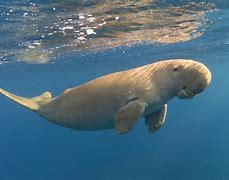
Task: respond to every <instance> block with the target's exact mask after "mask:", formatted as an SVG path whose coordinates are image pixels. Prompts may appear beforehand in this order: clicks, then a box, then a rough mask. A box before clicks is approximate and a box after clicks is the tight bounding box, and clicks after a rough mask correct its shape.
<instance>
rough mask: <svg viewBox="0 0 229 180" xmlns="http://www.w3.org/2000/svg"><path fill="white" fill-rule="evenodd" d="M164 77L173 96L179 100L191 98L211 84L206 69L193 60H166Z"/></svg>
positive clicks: (209, 74) (208, 72)
mask: <svg viewBox="0 0 229 180" xmlns="http://www.w3.org/2000/svg"><path fill="white" fill-rule="evenodd" d="M164 62H165V63H166V64H167V65H166V68H165V69H166V71H167V73H166V75H167V78H168V80H169V81H170V85H171V87H173V90H174V93H175V95H176V96H177V97H178V98H180V99H188V98H192V97H193V96H195V95H196V94H199V93H201V92H202V91H203V90H204V89H206V87H208V85H209V84H210V82H211V73H210V71H209V70H208V68H207V67H206V66H205V65H204V64H202V63H200V62H197V61H193V60H179V59H178V60H168V61H164Z"/></svg>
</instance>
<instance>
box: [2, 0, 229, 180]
mask: <svg viewBox="0 0 229 180" xmlns="http://www.w3.org/2000/svg"><path fill="white" fill-rule="evenodd" d="M228 58H229V1H227V0H139V1H136V0H133V1H129V0H123V1H121V0H78V1H77V0H47V1H45V0H33V1H32V0H22V1H17V0H5V1H4V0H0V122H1V125H0V180H72V179H76V180H91V179H93V180H94V179H95V180H97V179H98V180H227V179H229V143H228V142H229V118H228V115H227V111H229V60H228ZM171 59H191V60H194V61H196V63H197V62H199V63H198V64H200V63H201V64H204V65H205V66H206V67H207V68H208V70H209V71H210V72H211V83H210V82H209V83H210V84H209V86H208V87H206V89H204V91H203V92H202V90H201V93H200V91H198V93H196V94H193V92H190V91H189V90H187V91H185V92H186V95H187V94H188V95H190V97H191V98H190V97H189V98H184V99H183V98H181V95H180V96H179V95H177V96H178V97H174V96H173V97H174V98H171V101H169V102H168V105H167V115H166V117H165V121H164V122H163V124H162V126H161V127H159V129H157V131H156V132H154V133H150V132H149V131H148V127H147V126H146V125H149V124H147V122H146V124H145V122H144V121H145V120H144V116H145V115H146V114H144V115H143V112H142V114H141V113H140V114H141V116H139V117H142V118H141V119H140V120H138V121H137V122H134V123H136V124H134V126H132V127H130V128H129V129H128V131H125V130H123V129H122V128H123V126H122V125H121V128H120V129H118V130H117V124H116V122H115V125H114V126H115V127H113V124H112V128H107V130H103V128H90V127H89V126H90V125H89V123H88V122H82V124H83V125H82V127H87V128H88V130H89V131H87V130H86V131H85V130H83V129H80V128H79V130H74V128H71V127H70V128H66V127H64V126H67V127H69V126H72V124H70V125H66V124H64V123H63V124H62V125H61V123H60V121H62V120H63V119H64V117H60V120H58V122H54V123H52V120H50V121H51V123H50V122H48V121H47V120H45V119H47V118H50V117H51V115H50V111H58V113H61V112H59V110H60V111H61V110H63V106H64V105H65V107H68V106H67V105H69V104H72V103H73V102H74V100H72V99H74V98H73V97H75V98H76V101H77V99H83V98H84V99H86V100H87V102H88V103H87V104H86V105H85V108H84V109H83V107H77V105H76V107H77V108H76V109H77V110H78V111H76V110H75V109H74V108H72V109H70V108H68V109H67V110H66V111H64V112H63V113H65V115H66V117H69V118H70V119H71V116H72V115H71V113H73V114H74V115H76V116H81V115H82V119H85V117H84V115H83V112H82V111H83V110H85V109H86V110H87V111H86V113H85V114H86V115H88V117H92V118H94V117H100V115H101V112H105V114H104V116H102V115H101V117H109V115H110V114H112V112H113V111H114V109H115V108H117V107H116V106H118V105H117V103H116V104H114V103H113V102H114V101H115V99H113V98H111V94H117V96H118V97H123V96H124V95H123V91H122V90H123V89H124V86H119V85H117V84H118V83H120V84H122V82H125V83H124V84H125V85H126V86H125V88H127V89H128V88H131V87H132V86H134V87H136V86H137V87H138V88H141V87H142V86H143V85H142V84H144V82H145V81H144V79H141V78H140V76H138V75H134V76H133V78H132V79H131V78H129V76H127V75H126V76H123V77H122V80H120V81H119V80H118V81H117V82H116V81H115V82H116V85H117V86H110V87H109V91H108V93H103V87H104V85H105V84H104V83H103V82H106V83H107V84H109V83H111V81H112V78H114V79H115V78H116V76H115V75H117V73H115V74H114V75H111V76H104V75H107V74H110V73H114V72H119V71H124V70H128V69H132V68H136V67H141V66H143V65H147V64H151V63H156V62H158V61H160V62H161V63H162V64H165V63H166V62H168V61H167V60H171ZM185 62H187V63H185V64H186V65H187V64H188V62H191V61H188V60H187V61H185ZM182 63H184V62H183V61H182ZM186 65H185V66H186ZM161 66H162V65H161ZM161 66H160V67H161ZM194 66H195V65H193V66H191V67H194ZM196 66H197V65H196ZM144 67H147V66H144ZM146 70H147V68H145V69H144V68H143V69H142V72H141V69H138V72H141V73H140V74H145V75H146V74H147V71H146ZM163 70H164V69H163ZM163 70H161V71H160V70H159V71H158V70H157V73H158V76H157V78H155V79H156V80H157V84H156V83H155V84H156V85H154V84H153V88H154V89H159V88H158V87H157V86H160V85H161V86H162V84H163V82H164V81H165V78H164V77H163V75H160V74H163V72H164V71H163ZM152 71H155V72H156V70H154V69H153V70H152ZM174 71H177V67H176V68H175V69H174ZM178 71H179V67H178ZM125 72H127V74H131V73H132V71H125ZM130 72H131V73H130ZM124 74H125V73H124ZM133 74H134V73H133ZM166 74H167V76H168V77H170V79H172V77H174V76H175V75H174V74H171V73H168V71H167V69H166ZM188 75H190V74H188ZM194 75H197V73H194V74H193V76H194ZM101 76H104V77H107V79H105V80H106V81H102V80H103V79H102V80H101V79H98V81H96V82H95V81H94V82H95V85H92V86H89V85H88V84H86V85H85V86H86V90H85V89H82V90H81V91H80V92H79V90H78V89H71V88H73V87H76V86H80V85H81V84H84V83H86V82H88V81H90V82H91V80H93V79H96V78H98V77H101ZM121 76H122V74H121ZM190 76H191V75H190ZM184 77H186V76H183V75H182V78H184ZM155 79H154V80H155ZM156 80H155V81H156ZM126 82H130V84H126ZM188 82H190V83H191V82H192V81H188ZM205 82H206V80H205ZM134 83H135V85H133V84H134ZM177 83H181V82H180V81H173V79H172V80H169V81H168V84H169V85H170V86H171V87H174V86H175V84H177ZM89 84H90V83H89ZM87 85H88V87H87ZM85 86H81V87H85ZM186 86H187V87H188V86H189V84H185V87H184V86H182V88H183V89H185V88H186ZM193 86H194V85H193ZM193 86H192V87H193ZM90 87H93V88H90ZM163 87H164V86H163ZM69 88H70V89H69ZM188 88H189V87H188ZM204 88H205V87H204ZM97 89H98V90H97ZM161 89H163V88H161ZM96 90H97V91H96ZM6 91H9V92H11V93H13V94H16V95H18V96H21V97H26V98H21V97H20V98H19V97H18V96H17V97H16V96H14V95H12V94H9V93H7V92H6ZM95 91H96V92H100V95H101V96H97V94H96V93H95ZM164 91H166V90H164ZM45 92H46V93H45ZM49 92H50V93H49ZM63 92H64V93H63ZM90 92H91V93H90ZM106 92H107V91H106ZM160 92H161V91H160ZM166 92H167V91H166ZM182 92H183V93H185V92H184V91H182ZM42 93H45V94H43V95H41V94H42ZM61 93H63V94H61ZM71 93H73V94H74V96H71V95H70V96H69V97H68V98H66V99H67V100H66V101H65V102H64V103H62V104H61V105H60V106H61V107H60V108H59V107H58V108H56V107H57V105H56V104H55V103H54V105H52V109H51V108H49V107H48V106H46V104H45V103H44V102H46V100H47V102H50V99H51V96H53V97H56V96H59V97H63V99H64V98H65V97H67V96H68V95H69V94H71ZM93 93H95V94H93ZM120 93H122V94H120ZM155 94H156V93H155ZM155 94H154V92H153V95H152V96H153V97H155V96H157V97H156V99H157V98H158V94H156V95H155ZM4 95H5V96H4ZM39 95H41V96H39ZM140 95H144V93H141V92H140ZM160 95H161V94H160ZM194 95H195V96H194ZM6 96H8V97H10V98H11V99H13V100H15V99H16V100H15V101H17V102H19V103H20V104H22V105H24V106H26V107H29V109H31V110H32V111H31V110H29V109H28V108H25V107H23V106H21V105H19V104H18V103H15V102H13V101H12V100H10V99H9V98H7V97H6ZM193 96H194V97H193ZM161 97H162V95H161ZM179 97H180V98H179ZM27 98H32V99H29V101H28V99H27ZM93 98H94V99H93ZM128 98H129V99H128V102H127V103H132V102H135V101H138V97H132V95H131V97H128ZM159 99H160V98H159ZM108 100H109V102H108V104H109V105H110V106H109V105H107V106H101V107H102V110H101V108H100V109H99V108H98V107H99V105H100V104H101V102H102V101H106V102H107V101H108ZM147 100H149V101H150V99H147ZM54 101H55V102H58V98H56V99H55V98H54ZM34 102H36V103H35V104H34ZM122 103H123V102H122ZM144 103H145V102H143V103H142V102H140V103H139V101H138V103H137V105H139V104H140V107H142V106H141V105H142V104H144ZM37 104H38V105H39V107H40V106H43V105H44V108H43V111H45V113H40V112H38V114H39V115H37V114H36V113H35V112H37V109H38V110H39V107H37ZM134 105H136V104H134ZM160 105H161V104H160ZM162 105H164V104H162ZM69 107H70V106H69ZM71 107H72V106H71ZM73 107H74V106H73ZM87 107H88V109H87ZM89 107H90V108H89ZM125 107H126V106H125ZM144 107H145V106H144ZM158 107H159V105H158ZM160 107H161V106H160ZM163 107H164V106H163ZM61 108H62V109H61ZM153 108H154V109H157V110H158V109H159V108H156V106H153ZM49 109H51V110H50V111H48V110H49ZM98 109H99V110H101V111H99V110H98ZM33 111H34V112H33ZM138 111H139V108H137V109H134V112H133V114H134V113H135V114H136V113H138ZM63 113H62V115H63ZM121 115H122V114H121ZM121 115H120V116H121ZM43 117H44V118H43ZM61 118H62V119H61ZM50 119H52V118H50ZM54 119H55V118H54ZM116 119H117V117H116V118H115V120H116ZM127 119H128V118H127ZM100 120H101V121H105V119H100ZM89 121H90V118H89ZM128 123H129V122H128ZM56 124H57V125H56ZM58 124H59V125H61V126H59V125H58ZM125 125H126V124H125ZM127 125H128V126H129V124H127ZM75 129H76V128H75ZM105 129H106V128H105ZM124 129H125V128H124ZM81 130H83V131H81Z"/></svg>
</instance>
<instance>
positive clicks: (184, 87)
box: [0, 59, 211, 134]
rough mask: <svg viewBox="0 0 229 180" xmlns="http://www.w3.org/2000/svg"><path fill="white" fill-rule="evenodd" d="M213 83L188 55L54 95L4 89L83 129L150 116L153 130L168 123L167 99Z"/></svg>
mask: <svg viewBox="0 0 229 180" xmlns="http://www.w3.org/2000/svg"><path fill="white" fill-rule="evenodd" d="M210 81H211V73H210V71H209V70H208V69H207V67H206V66H205V65H203V64H202V63H200V62H196V61H193V60H185V59H175V60H165V61H159V62H155V63H152V64H148V65H145V66H141V67H137V68H134V69H130V70H125V71H120V72H116V73H112V74H108V75H105V76H102V77H99V78H96V79H94V80H91V81H89V82H86V83H84V84H82V85H80V86H77V87H74V88H70V89H66V90H65V91H64V92H63V93H62V94H60V95H59V96H57V97H54V98H52V95H51V93H50V92H45V93H43V94H42V95H40V96H37V97H33V98H25V97H20V96H16V95H14V94H11V93H9V92H7V91H5V90H3V89H0V93H2V94H3V95H5V96H7V97H8V98H10V99H12V100H14V101H16V102H17V103H19V104H21V105H23V106H25V107H26V108H28V109H31V110H33V111H35V112H36V113H38V114H39V115H41V116H42V117H44V118H45V119H47V120H49V121H50V122H52V123H55V124H58V125H61V126H64V127H68V128H71V129H76V130H82V131H94V130H103V129H111V128H115V129H116V132H117V133H118V134H123V133H127V132H128V131H130V130H131V129H132V128H133V126H134V125H135V124H136V122H137V121H138V120H139V119H141V117H144V118H145V124H146V125H147V126H148V130H149V132H150V133H153V132H155V131H156V130H157V129H159V128H160V127H161V126H162V124H163V123H164V120H165V116H166V112H167V103H168V101H169V100H170V99H172V98H173V97H175V96H177V97H178V98H180V99H188V98H192V97H193V96H195V95H196V94H199V93H200V92H202V91H203V90H204V89H205V88H206V87H207V86H208V85H209V83H210Z"/></svg>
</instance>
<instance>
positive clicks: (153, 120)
mask: <svg viewBox="0 0 229 180" xmlns="http://www.w3.org/2000/svg"><path fill="white" fill-rule="evenodd" d="M166 113H167V104H166V105H164V106H163V107H162V108H161V109H159V110H157V111H156V112H154V113H152V114H149V115H147V116H145V124H146V125H147V126H148V131H149V132H150V133H154V132H156V131H157V130H158V129H159V128H160V127H161V126H162V125H163V124H164V122H165V117H166Z"/></svg>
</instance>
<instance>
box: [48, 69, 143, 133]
mask: <svg viewBox="0 0 229 180" xmlns="http://www.w3.org/2000/svg"><path fill="white" fill-rule="evenodd" d="M139 71H141V70H140V69H139V70H138V69H133V70H128V71H123V72H118V73H113V74H109V75H106V76H103V77H100V78H97V79H95V80H93V81H89V82H87V83H85V84H83V85H81V86H78V87H75V88H72V89H67V90H66V91H64V92H63V94H61V95H60V96H59V97H57V98H56V99H54V100H53V102H52V103H53V105H54V106H55V107H58V110H57V117H58V119H59V121H58V122H57V124H60V125H63V126H68V127H70V128H74V129H78V130H99V129H110V128H113V127H114V119H115V115H116V113H117V111H118V110H119V109H120V108H121V107H122V106H124V105H125V104H127V103H128V102H129V101H130V100H131V99H133V98H135V97H136V96H138V95H139V96H140V95H141V89H142V90H143V89H144V86H142V78H137V79H140V80H141V82H140V81H139V82H137V81H136V79H133V78H134V77H135V76H136V73H138V72H139ZM140 74H141V73H140ZM136 85H138V86H136ZM57 104H58V105H57Z"/></svg>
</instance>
